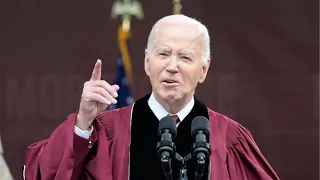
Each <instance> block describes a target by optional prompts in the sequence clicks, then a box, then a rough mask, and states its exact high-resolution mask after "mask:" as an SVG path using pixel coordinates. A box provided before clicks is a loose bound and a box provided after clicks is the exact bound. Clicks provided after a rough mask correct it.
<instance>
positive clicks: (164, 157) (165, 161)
mask: <svg viewBox="0 0 320 180" xmlns="http://www.w3.org/2000/svg"><path fill="white" fill-rule="evenodd" d="M160 160H161V165H162V168H163V172H164V175H165V176H166V177H167V179H168V180H173V177H172V170H171V166H170V154H169V153H168V152H166V151H164V152H162V154H161V158H160Z"/></svg>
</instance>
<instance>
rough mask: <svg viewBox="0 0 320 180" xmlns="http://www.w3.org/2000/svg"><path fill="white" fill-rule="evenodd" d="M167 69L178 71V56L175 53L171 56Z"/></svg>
mask: <svg viewBox="0 0 320 180" xmlns="http://www.w3.org/2000/svg"><path fill="white" fill-rule="evenodd" d="M167 71H169V72H177V71H178V58H177V56H175V55H172V56H171V57H170V60H169V63H168V66H167Z"/></svg>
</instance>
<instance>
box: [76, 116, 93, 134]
mask: <svg viewBox="0 0 320 180" xmlns="http://www.w3.org/2000/svg"><path fill="white" fill-rule="evenodd" d="M75 125H76V126H77V127H78V128H80V129H81V130H89V129H90V126H91V123H90V122H89V121H86V120H85V119H83V117H82V116H81V115H79V114H78V115H77V119H76V123H75Z"/></svg>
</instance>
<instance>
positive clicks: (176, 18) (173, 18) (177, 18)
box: [146, 14, 211, 65]
mask: <svg viewBox="0 0 320 180" xmlns="http://www.w3.org/2000/svg"><path fill="white" fill-rule="evenodd" d="M183 21H184V22H188V23H192V24H194V25H196V26H197V28H198V29H199V31H200V33H201V34H203V36H204V45H203V53H202V56H203V57H202V60H203V64H204V65H207V64H208V59H210V58H211V52H210V37H209V33H208V29H207V28H206V27H205V26H204V25H203V24H202V23H201V22H199V21H198V20H196V19H194V18H190V17H188V16H185V15H182V14H175V15H169V16H165V17H163V18H161V19H160V20H158V21H157V22H156V23H155V24H154V25H153V27H152V29H151V31H150V34H149V37H148V43H147V49H146V51H147V50H151V49H152V46H153V41H154V36H155V31H156V27H157V25H159V24H160V23H163V22H172V23H176V22H178V23H181V22H183Z"/></svg>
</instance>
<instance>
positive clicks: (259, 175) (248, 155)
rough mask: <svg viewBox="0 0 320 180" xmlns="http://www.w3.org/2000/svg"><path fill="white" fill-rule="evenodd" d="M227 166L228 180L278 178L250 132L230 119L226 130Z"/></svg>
mask: <svg viewBox="0 0 320 180" xmlns="http://www.w3.org/2000/svg"><path fill="white" fill-rule="evenodd" d="M227 167H228V175H229V179H230V180H278V179H279V177H278V176H277V175H276V173H275V171H274V170H273V169H272V167H271V166H270V164H269V163H268V162H267V160H266V158H265V157H264V156H263V154H262V153H261V151H260V150H259V148H258V146H257V144H256V143H255V141H254V139H253V137H252V135H251V133H250V132H249V131H248V130H247V129H246V128H244V127H243V126H241V125H240V124H238V123H236V122H234V121H232V120H230V121H229V123H228V130H227Z"/></svg>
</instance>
